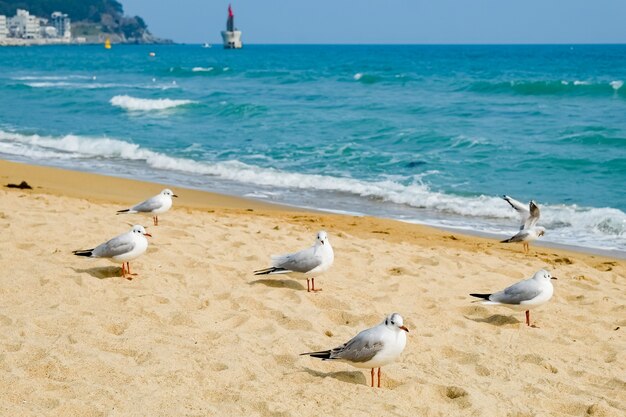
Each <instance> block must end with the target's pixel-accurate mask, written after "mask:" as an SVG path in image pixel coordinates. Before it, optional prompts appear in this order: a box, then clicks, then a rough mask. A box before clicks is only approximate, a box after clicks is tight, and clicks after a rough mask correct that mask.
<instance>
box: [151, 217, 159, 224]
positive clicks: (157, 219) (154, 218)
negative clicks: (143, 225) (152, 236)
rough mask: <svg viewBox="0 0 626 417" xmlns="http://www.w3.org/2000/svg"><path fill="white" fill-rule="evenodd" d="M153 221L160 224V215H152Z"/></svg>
mask: <svg viewBox="0 0 626 417" xmlns="http://www.w3.org/2000/svg"><path fill="white" fill-rule="evenodd" d="M152 221H153V222H154V225H155V226H158V225H159V216H152Z"/></svg>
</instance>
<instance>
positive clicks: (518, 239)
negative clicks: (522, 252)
mask: <svg viewBox="0 0 626 417" xmlns="http://www.w3.org/2000/svg"><path fill="white" fill-rule="evenodd" d="M529 235H530V232H529V231H528V230H526V229H523V230H521V231H520V232H519V233H517V234H516V235H515V236H513V237H511V238H510V239H507V240H506V241H505V242H506V243H512V242H523V241H524V239H526V238H527V237H528V236H529Z"/></svg>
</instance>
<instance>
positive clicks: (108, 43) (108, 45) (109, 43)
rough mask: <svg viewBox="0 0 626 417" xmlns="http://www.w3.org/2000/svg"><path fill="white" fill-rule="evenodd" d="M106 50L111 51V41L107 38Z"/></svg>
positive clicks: (105, 42)
mask: <svg viewBox="0 0 626 417" xmlns="http://www.w3.org/2000/svg"><path fill="white" fill-rule="evenodd" d="M104 49H111V39H109V38H106V40H105V41H104Z"/></svg>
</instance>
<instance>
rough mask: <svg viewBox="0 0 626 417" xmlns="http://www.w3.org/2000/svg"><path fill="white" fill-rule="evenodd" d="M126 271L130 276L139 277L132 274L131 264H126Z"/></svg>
mask: <svg viewBox="0 0 626 417" xmlns="http://www.w3.org/2000/svg"><path fill="white" fill-rule="evenodd" d="M126 271H127V272H128V275H138V274H131V272H130V262H126Z"/></svg>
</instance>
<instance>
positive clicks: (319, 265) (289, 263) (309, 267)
mask: <svg viewBox="0 0 626 417" xmlns="http://www.w3.org/2000/svg"><path fill="white" fill-rule="evenodd" d="M334 260H335V253H334V252H333V247H332V246H331V245H330V242H329V241H328V234H326V232H325V231H323V230H321V231H319V232H318V233H317V237H316V240H315V244H314V245H313V246H311V247H310V248H307V249H303V250H301V251H300V252H294V253H288V254H286V255H275V256H272V266H271V267H269V268H265V269H259V270H257V271H254V275H268V274H292V273H297V274H303V275H305V276H306V277H307V278H306V290H307V291H308V292H311V291H314V292H315V291H321V288H318V289H317V290H316V289H315V278H314V276H315V275H320V274H322V273H324V272H326V271H328V269H329V268H330V267H331V265H332V264H333V261H334ZM309 277H311V280H310V285H309Z"/></svg>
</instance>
